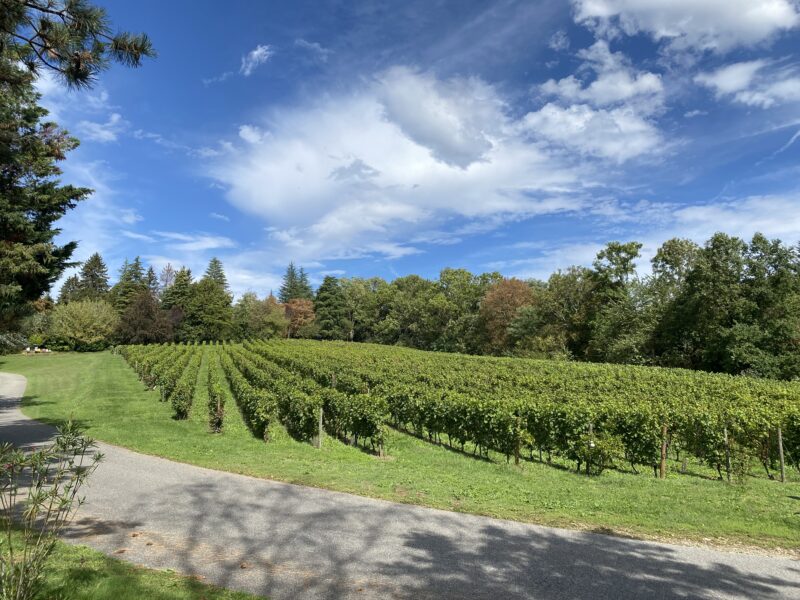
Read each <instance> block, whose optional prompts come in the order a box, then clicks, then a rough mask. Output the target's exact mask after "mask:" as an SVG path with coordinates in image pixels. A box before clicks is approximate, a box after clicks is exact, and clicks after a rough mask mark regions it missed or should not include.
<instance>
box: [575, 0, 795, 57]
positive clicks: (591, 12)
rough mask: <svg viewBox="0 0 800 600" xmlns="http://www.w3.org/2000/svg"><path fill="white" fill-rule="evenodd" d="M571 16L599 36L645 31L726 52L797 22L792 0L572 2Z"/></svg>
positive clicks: (681, 45)
mask: <svg viewBox="0 0 800 600" xmlns="http://www.w3.org/2000/svg"><path fill="white" fill-rule="evenodd" d="M573 6H574V11H575V20H576V22H578V23H583V24H587V25H589V26H591V27H593V28H594V29H595V30H596V31H597V32H598V33H600V34H601V35H615V34H616V33H618V32H622V33H625V34H627V35H634V34H636V33H646V34H649V35H650V36H651V37H652V38H653V39H655V40H656V41H659V40H666V41H667V42H668V44H669V46H670V47H671V48H673V49H677V50H685V49H693V50H711V51H716V52H727V51H728V50H731V49H732V48H735V47H737V46H753V45H755V44H759V43H762V42H765V41H768V40H770V39H771V38H773V37H774V36H776V35H777V34H779V33H780V32H783V31H786V30H789V29H792V28H794V27H797V26H798V24H800V14H798V7H797V4H796V3H795V2H794V1H793V0H573Z"/></svg>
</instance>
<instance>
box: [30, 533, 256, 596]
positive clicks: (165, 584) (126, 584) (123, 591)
mask: <svg viewBox="0 0 800 600" xmlns="http://www.w3.org/2000/svg"><path fill="white" fill-rule="evenodd" d="M40 597H41V598H69V599H70V600H107V599H108V598H113V599H114V600H142V598H147V599H152V600H182V599H185V600H197V599H198V598H204V599H205V600H248V599H250V598H255V596H251V595H249V594H243V593H240V592H232V591H229V590H223V589H220V588H217V587H212V586H209V585H205V584H203V583H202V582H201V581H198V580H197V579H193V578H191V577H184V576H182V575H178V574H176V573H174V572H172V571H157V570H153V569H143V568H141V567H135V566H133V565H131V564H128V563H126V562H122V561H120V560H116V559H114V558H109V557H107V556H105V555H104V554H102V553H100V552H97V551H95V550H91V549H89V548H87V547H85V546H78V547H75V546H68V545H67V544H64V543H61V542H59V543H58V544H56V547H55V550H54V551H53V553H52V554H51V555H50V556H49V557H48V559H47V562H46V564H45V569H44V580H43V582H42V591H41V594H40Z"/></svg>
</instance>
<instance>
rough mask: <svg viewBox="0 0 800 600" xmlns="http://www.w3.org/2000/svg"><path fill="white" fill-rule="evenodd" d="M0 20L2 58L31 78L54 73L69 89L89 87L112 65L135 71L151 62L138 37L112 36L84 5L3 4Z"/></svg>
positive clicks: (49, 0) (100, 15) (143, 38)
mask: <svg viewBox="0 0 800 600" xmlns="http://www.w3.org/2000/svg"><path fill="white" fill-rule="evenodd" d="M0 15H1V16H0V37H2V38H3V44H2V46H0V49H2V54H3V56H4V58H6V59H7V60H8V61H9V62H10V63H12V64H16V63H19V64H22V65H25V67H27V69H28V71H29V72H31V73H36V72H38V71H39V70H40V69H48V70H51V71H54V72H55V73H57V74H58V75H59V76H60V77H61V79H63V80H64V82H65V83H66V84H67V85H68V86H70V87H82V86H89V85H91V84H92V83H93V82H94V80H95V79H96V78H97V75H98V74H99V73H100V71H102V70H103V69H106V68H107V67H108V65H109V64H110V62H111V61H114V62H117V63H121V64H123V65H126V66H128V67H138V66H140V65H141V63H142V59H144V58H145V57H153V56H155V51H154V50H153V46H152V44H151V43H150V39H149V38H148V37H147V35H145V34H143V33H142V34H135V35H134V34H131V33H128V32H119V33H116V34H114V35H111V33H110V32H111V23H110V22H109V20H108V16H107V15H106V11H105V9H104V8H101V7H98V6H93V5H92V4H90V3H89V2H87V1H86V0H25V1H22V0H4V1H3V2H2V3H0ZM5 77H7V74H6V73H2V77H1V78H3V79H5Z"/></svg>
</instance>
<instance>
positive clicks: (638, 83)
mask: <svg viewBox="0 0 800 600" xmlns="http://www.w3.org/2000/svg"><path fill="white" fill-rule="evenodd" d="M578 57H580V58H582V59H583V60H584V61H585V62H584V65H583V68H584V69H591V70H592V71H594V72H595V74H596V76H595V78H594V80H593V81H592V82H591V83H589V84H588V85H584V83H583V82H582V81H580V80H579V79H578V78H576V77H575V75H569V76H568V77H565V78H564V79H560V80H558V81H556V80H554V79H550V80H549V81H547V82H545V83H544V84H542V85H541V86H540V90H541V91H542V93H543V94H545V95H548V96H555V97H557V98H560V99H562V100H564V101H568V102H588V103H590V104H592V105H594V106H608V105H612V104H618V103H623V102H624V103H628V104H630V103H631V102H632V101H634V100H635V101H636V102H637V103H638V104H639V105H640V106H642V108H643V109H645V110H647V111H648V112H651V111H653V110H655V109H656V108H658V107H659V106H660V104H661V102H662V94H663V91H664V88H663V86H662V83H661V77H660V76H659V75H657V74H655V73H649V72H642V71H637V70H635V69H634V68H633V67H632V66H631V64H630V61H629V60H628V59H627V58H626V57H625V56H624V55H623V54H622V53H620V52H611V50H610V49H609V47H608V42H606V41H605V40H598V41H597V42H595V43H594V44H593V45H592V46H591V47H589V48H586V49H584V50H581V51H580V52H578Z"/></svg>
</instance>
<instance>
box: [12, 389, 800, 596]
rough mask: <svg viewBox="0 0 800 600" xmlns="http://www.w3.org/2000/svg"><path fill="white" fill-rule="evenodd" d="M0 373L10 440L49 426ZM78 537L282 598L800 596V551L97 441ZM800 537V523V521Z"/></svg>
mask: <svg viewBox="0 0 800 600" xmlns="http://www.w3.org/2000/svg"><path fill="white" fill-rule="evenodd" d="M24 390H25V378H24V377H21V376H19V375H10V374H7V373H0V440H2V441H12V442H14V443H16V444H18V445H26V444H36V443H41V442H45V441H47V440H48V439H50V437H51V436H52V433H53V430H52V429H51V428H50V427H48V426H46V425H43V424H41V423H38V422H36V421H33V420H31V419H28V418H27V417H25V416H24V415H22V413H21V412H20V411H19V408H18V405H19V398H20V397H21V396H22V395H23V393H24ZM101 450H102V451H103V452H104V453H105V455H106V459H105V461H104V462H103V463H102V464H101V466H100V468H99V469H98V470H97V472H96V473H95V474H94V475H93V476H92V479H91V485H90V488H89V489H88V491H87V503H86V504H85V505H84V506H83V507H82V508H81V509H80V512H79V514H78V517H79V518H78V520H77V522H76V523H75V526H74V527H73V528H72V530H71V532H70V539H71V540H72V541H75V542H76V543H83V544H87V545H89V546H92V547H94V548H96V549H99V550H102V551H104V552H106V553H108V554H116V555H118V556H120V557H122V558H126V559H127V560H130V561H132V562H135V563H138V564H142V565H145V566H148V567H155V568H170V569H174V570H176V571H180V572H183V573H186V574H192V575H197V576H199V577H201V578H202V579H203V580H204V581H207V582H209V583H214V584H217V585H221V586H223V587H228V588H234V589H240V590H245V591H249V592H251V593H255V594H260V595H268V596H270V597H272V598H276V599H282V598H303V599H314V598H409V599H410V598H414V599H416V598H436V599H445V598H471V599H472V598H475V599H478V598H487V599H492V600H500V599H504V600H505V599H512V598H536V599H540V598H541V599H546V600H551V599H553V600H554V599H561V598H564V599H566V598H591V599H602V598H613V599H623V598H658V599H667V598H786V599H788V598H800V562H798V561H794V560H792V559H789V558H777V557H768V556H750V555H745V554H729V553H724V552H718V551H714V550H710V549H704V548H691V547H683V546H673V545H668V544H657V543H650V542H642V541H635V540H628V539H621V538H614V537H609V536H605V535H599V534H593V533H585V532H583V533H582V532H577V531H569V530H561V529H553V528H547V527H537V526H533V525H525V524H522V523H515V522H511V521H501V520H498V519H490V518H485V517H478V516H472V515H464V514H457V513H450V512H445V511H438V510H433V509H428V508H422V507H416V506H409V505H402V504H394V503H391V502H385V501H380V500H372V499H368V498H362V497H359V496H351V495H348V494H341V493H337V492H331V491H327V490H320V489H315V488H308V487H301V486H295V485H289V484H283V483H277V482H272V481H266V480H261V479H254V478H250V477H245V476H242V475H235V474H231V473H224V472H219V471H212V470H208V469H203V468H200V467H194V466H190V465H185V464H180V463H174V462H171V461H168V460H164V459H160V458H156V457H152V456H146V455H143V454H137V453H135V452H131V451H129V450H125V449H123V448H118V447H116V446H110V445H108V444H101ZM799 537H800V531H799Z"/></svg>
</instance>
